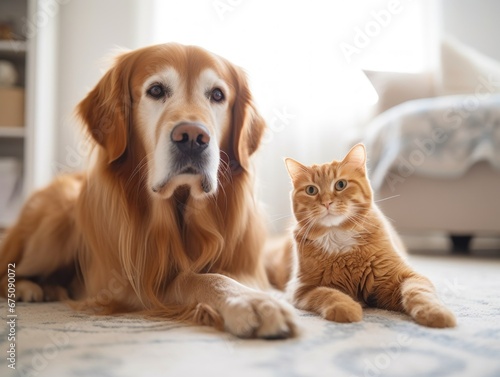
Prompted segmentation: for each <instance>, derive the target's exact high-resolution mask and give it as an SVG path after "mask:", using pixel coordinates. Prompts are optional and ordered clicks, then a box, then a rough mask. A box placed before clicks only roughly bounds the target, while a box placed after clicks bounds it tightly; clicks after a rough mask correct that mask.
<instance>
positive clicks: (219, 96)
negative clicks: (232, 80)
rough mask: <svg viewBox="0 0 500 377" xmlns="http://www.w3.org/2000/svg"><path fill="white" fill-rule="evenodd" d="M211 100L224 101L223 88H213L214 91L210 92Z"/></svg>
mask: <svg viewBox="0 0 500 377" xmlns="http://www.w3.org/2000/svg"><path fill="white" fill-rule="evenodd" d="M210 100H211V101H214V102H222V101H224V93H222V90H220V89H219V88H215V89H214V90H212V93H210Z"/></svg>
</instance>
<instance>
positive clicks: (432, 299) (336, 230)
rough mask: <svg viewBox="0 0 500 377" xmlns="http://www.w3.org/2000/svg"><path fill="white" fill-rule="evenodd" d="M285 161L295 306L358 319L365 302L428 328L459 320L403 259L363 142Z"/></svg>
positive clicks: (326, 315) (333, 318) (333, 317)
mask: <svg viewBox="0 0 500 377" xmlns="http://www.w3.org/2000/svg"><path fill="white" fill-rule="evenodd" d="M285 162H286V166H287V169H288V172H289V174H290V177H291V178H292V182H293V187H294V189H293V192H292V202H293V212H294V215H295V218H296V220H297V225H296V227H295V229H294V232H293V234H294V240H295V253H296V258H295V259H296V260H295V261H294V264H295V265H294V272H293V276H292V279H291V281H290V282H289V284H288V288H287V289H288V292H289V294H291V297H292V301H293V303H294V304H295V306H296V307H297V308H299V309H304V310H309V311H313V312H316V313H318V314H320V315H321V316H323V317H324V318H326V319H328V320H330V321H336V322H357V321H361V319H362V317H363V313H362V305H364V306H372V307H377V308H383V309H389V310H396V311H400V312H403V313H407V314H409V315H410V316H411V317H412V318H413V319H414V320H415V321H416V322H417V323H419V324H421V325H424V326H430V327H454V326H455V324H456V321H455V317H454V315H453V313H451V312H450V311H449V310H448V309H447V308H446V307H445V306H444V305H443V304H442V303H441V302H440V300H439V299H438V297H437V295H436V292H435V290H434V287H433V285H432V283H431V282H430V281H429V280H428V279H427V278H425V277H423V276H421V275H419V274H418V273H416V272H415V271H413V270H412V269H411V267H410V266H409V265H408V264H407V263H406V261H405V259H404V255H405V254H404V253H405V252H404V249H403V245H402V243H401V241H400V239H399V237H398V235H397V234H396V232H395V230H394V229H393V228H392V227H391V225H390V224H389V222H388V221H387V220H386V219H385V217H384V215H383V214H382V213H381V212H380V210H379V209H378V208H377V206H376V204H375V203H374V202H373V193H372V189H371V186H370V183H369V181H368V178H367V175H366V152H365V147H364V146H363V145H362V144H358V145H356V146H354V147H353V148H352V149H351V151H350V152H349V153H348V154H347V155H346V157H345V158H344V159H343V160H342V161H333V162H332V163H328V164H324V165H313V166H304V165H302V164H300V163H299V162H297V161H294V160H292V159H290V158H288V159H286V161H285Z"/></svg>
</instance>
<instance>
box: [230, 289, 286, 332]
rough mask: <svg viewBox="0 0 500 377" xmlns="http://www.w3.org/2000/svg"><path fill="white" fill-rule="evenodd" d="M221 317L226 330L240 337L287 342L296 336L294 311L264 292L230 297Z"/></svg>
mask: <svg viewBox="0 0 500 377" xmlns="http://www.w3.org/2000/svg"><path fill="white" fill-rule="evenodd" d="M221 314H222V316H223V319H224V328H225V329H226V331H228V332H230V333H231V334H233V335H236V336H238V337H240V338H254V337H257V338H263V339H284V338H288V337H292V336H294V335H295V333H296V325H295V315H294V312H293V308H292V307H291V306H290V305H288V304H286V303H283V302H280V301H278V300H276V299H274V298H272V297H271V296H269V295H267V294H264V293H248V294H244V295H241V296H240V297H232V298H229V299H228V300H227V301H226V303H225V305H224V308H223V309H222V311H221Z"/></svg>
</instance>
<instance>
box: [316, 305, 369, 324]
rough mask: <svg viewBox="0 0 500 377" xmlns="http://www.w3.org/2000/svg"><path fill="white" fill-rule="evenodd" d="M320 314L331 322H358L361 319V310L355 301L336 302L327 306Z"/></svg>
mask: <svg viewBox="0 0 500 377" xmlns="http://www.w3.org/2000/svg"><path fill="white" fill-rule="evenodd" d="M322 314H323V317H324V318H325V319H327V320H329V321H333V322H342V323H349V322H360V321H361V320H362V319H363V308H362V307H361V305H360V304H359V303H357V302H355V301H352V302H336V303H335V304H333V305H330V306H328V307H327V308H326V309H325V310H324V312H323V313H322Z"/></svg>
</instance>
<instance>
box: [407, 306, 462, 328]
mask: <svg viewBox="0 0 500 377" xmlns="http://www.w3.org/2000/svg"><path fill="white" fill-rule="evenodd" d="M414 319H415V322H417V323H418V324H420V325H423V326H427V327H434V328H446V327H455V326H456V325H457V320H456V319H455V315H454V314H453V313H452V312H451V311H450V310H448V309H447V308H445V307H444V306H424V307H422V308H421V309H420V310H418V311H417V312H416V313H415V314H414Z"/></svg>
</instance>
